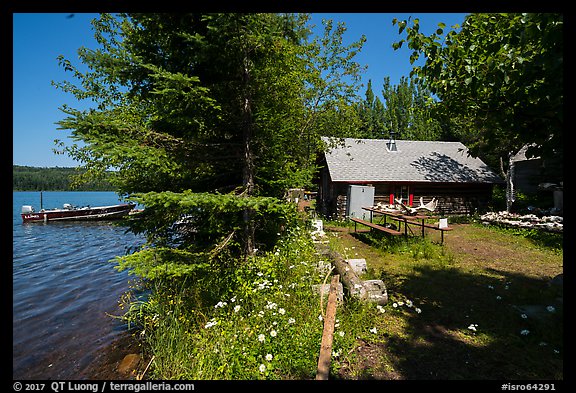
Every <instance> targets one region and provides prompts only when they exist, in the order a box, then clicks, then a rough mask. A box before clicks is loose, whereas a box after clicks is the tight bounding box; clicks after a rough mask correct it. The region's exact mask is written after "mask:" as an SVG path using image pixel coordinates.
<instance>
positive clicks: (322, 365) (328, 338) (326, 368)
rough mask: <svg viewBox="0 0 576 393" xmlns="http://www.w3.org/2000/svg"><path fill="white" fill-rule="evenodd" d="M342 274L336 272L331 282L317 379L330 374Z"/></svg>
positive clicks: (323, 378) (325, 377) (325, 378)
mask: <svg viewBox="0 0 576 393" xmlns="http://www.w3.org/2000/svg"><path fill="white" fill-rule="evenodd" d="M339 280H340V275H338V274H336V275H334V277H332V281H331V282H330V293H329V294H328V305H327V306H326V315H325V317H324V331H323V333H322V344H321V345H320V356H319V357H318V372H317V373H316V379H317V380H327V379H328V375H329V374H330V360H331V357H332V341H333V339H334V322H335V320H336V292H337V291H338V281H339Z"/></svg>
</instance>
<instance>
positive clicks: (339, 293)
mask: <svg viewBox="0 0 576 393" xmlns="http://www.w3.org/2000/svg"><path fill="white" fill-rule="evenodd" d="M312 289H313V290H314V292H317V293H318V294H320V291H321V290H322V295H323V296H324V298H325V299H326V301H328V294H329V293H330V284H317V285H312ZM336 300H337V301H338V302H339V303H342V302H343V301H344V287H343V286H342V283H341V282H338V285H337V286H336Z"/></svg>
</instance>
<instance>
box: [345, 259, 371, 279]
mask: <svg viewBox="0 0 576 393" xmlns="http://www.w3.org/2000/svg"><path fill="white" fill-rule="evenodd" d="M346 262H348V265H350V267H351V268H352V270H354V273H356V274H357V275H361V274H364V273H366V270H367V267H366V259H364V258H357V259H346Z"/></svg>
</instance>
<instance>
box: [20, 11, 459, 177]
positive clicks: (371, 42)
mask: <svg viewBox="0 0 576 393" xmlns="http://www.w3.org/2000/svg"><path fill="white" fill-rule="evenodd" d="M69 15H70V14H59V13H39V14H34V13H22V14H18V13H17V14H14V15H13V22H14V24H13V92H14V93H13V149H12V152H13V157H12V163H13V164H15V165H29V166H36V167H55V166H59V167H72V166H76V165H78V163H76V162H75V161H73V160H72V159H71V158H69V157H67V156H64V155H56V154H54V153H53V151H52V149H53V148H54V147H55V145H54V139H62V140H67V139H66V138H67V135H68V134H67V132H66V131H63V130H58V129H57V125H56V124H55V123H56V122H57V121H59V120H62V119H63V118H64V114H63V113H62V112H61V111H60V110H59V108H60V107H61V106H62V105H64V104H67V105H69V106H71V107H76V108H83V107H85V104H83V103H78V102H77V101H76V100H75V99H74V98H73V97H71V96H70V95H68V94H65V93H63V92H61V91H60V90H57V89H56V88H55V87H53V86H52V85H51V81H58V82H59V81H64V80H70V78H71V74H70V73H65V72H64V70H63V69H62V68H61V67H59V66H58V61H57V59H56V58H57V56H58V55H60V54H61V55H64V57H65V58H67V59H70V60H71V61H72V63H73V64H75V65H78V56H77V49H78V48H80V47H81V46H85V47H88V48H94V47H96V41H95V40H94V37H93V31H92V26H91V24H90V20H91V19H93V18H94V17H95V16H97V15H96V14H74V16H73V17H69ZM465 15H466V14H464V13H441V14H435V13H391V14H386V13H340V14H334V13H332V14H331V13H325V14H324V13H323V14H312V23H313V24H315V25H317V26H321V20H322V18H325V19H333V20H334V22H336V21H342V22H345V24H346V27H347V31H346V33H345V35H344V37H345V40H346V41H345V42H344V43H345V44H348V43H350V42H353V41H357V40H358V39H360V37H361V36H362V34H364V35H365V36H366V38H367V41H366V43H365V44H364V47H363V49H362V52H361V53H360V54H359V55H358V56H357V58H356V60H357V61H358V62H359V63H360V64H365V65H367V66H368V69H367V71H366V72H365V73H364V74H363V77H362V81H363V83H364V85H366V84H367V83H368V80H369V79H371V80H372V89H373V91H374V93H375V94H377V95H380V96H381V90H382V82H383V80H384V77H386V76H388V77H390V82H391V83H392V84H397V83H398V82H399V81H400V78H401V77H402V76H408V75H409V73H410V70H411V69H412V66H411V65H410V61H409V57H410V50H408V49H407V48H406V47H405V46H404V47H403V48H402V49H401V50H397V51H394V50H393V49H392V43H393V42H395V41H398V40H399V39H400V38H401V37H400V35H399V34H398V27H397V26H393V25H392V19H393V18H397V19H399V20H403V19H408V17H410V16H412V18H419V19H420V31H421V32H423V33H424V34H431V33H432V32H433V31H434V30H435V29H436V28H437V25H438V23H440V22H444V23H445V24H446V26H447V27H449V26H452V25H454V24H456V23H458V24H461V23H462V22H463V21H464V17H465ZM319 31H321V30H319ZM364 92H365V88H363V89H362V90H361V91H360V92H359V94H360V95H361V96H364Z"/></svg>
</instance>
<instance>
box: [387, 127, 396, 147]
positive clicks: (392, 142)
mask: <svg viewBox="0 0 576 393" xmlns="http://www.w3.org/2000/svg"><path fill="white" fill-rule="evenodd" d="M395 134H396V133H395V132H394V131H390V140H389V141H388V142H386V148H387V149H388V151H398V148H397V147H396V138H395Z"/></svg>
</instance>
